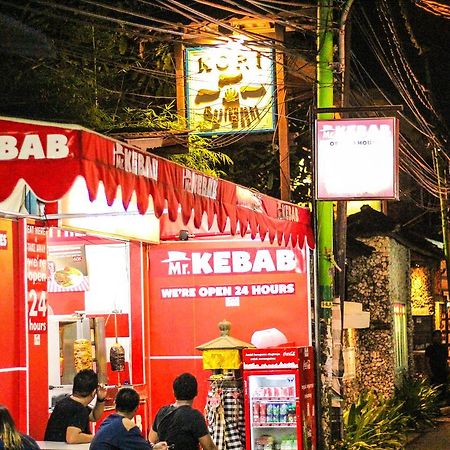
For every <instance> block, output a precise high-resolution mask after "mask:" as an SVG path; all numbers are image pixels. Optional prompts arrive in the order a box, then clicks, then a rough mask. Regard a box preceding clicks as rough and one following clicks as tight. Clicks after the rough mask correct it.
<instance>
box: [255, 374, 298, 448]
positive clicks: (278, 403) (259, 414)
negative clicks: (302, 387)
mask: <svg viewBox="0 0 450 450" xmlns="http://www.w3.org/2000/svg"><path fill="white" fill-rule="evenodd" d="M248 392H249V405H250V434H251V450H266V449H271V450H272V449H276V450H294V449H295V450H297V448H298V447H297V410H296V408H297V402H296V397H297V395H296V374H295V373H291V374H276V375H275V374H274V375H250V376H249V377H248Z"/></svg>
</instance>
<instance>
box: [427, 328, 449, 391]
mask: <svg viewBox="0 0 450 450" xmlns="http://www.w3.org/2000/svg"><path fill="white" fill-rule="evenodd" d="M431 339H432V343H431V344H430V345H429V346H428V347H427V348H426V349H425V356H426V357H427V367H428V372H429V375H430V381H431V384H432V385H433V386H441V396H442V397H443V398H445V396H446V394H447V382H448V351H447V346H446V345H444V344H443V343H442V332H441V331H440V330H435V331H433V334H432V337H431Z"/></svg>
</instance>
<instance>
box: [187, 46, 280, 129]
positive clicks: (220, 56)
mask: <svg viewBox="0 0 450 450" xmlns="http://www.w3.org/2000/svg"><path fill="white" fill-rule="evenodd" d="M185 51H186V99H187V120H188V124H189V128H190V129H191V130H195V131H198V132H202V133H205V134H212V133H214V134H216V133H227V132H228V133H229V132H232V133H235V132H242V131H246V132H249V131H258V132H260V131H273V130H274V124H275V114H274V112H275V101H274V86H275V77H274V68H273V62H274V56H273V51H272V50H271V49H267V48H262V47H261V48H258V47H249V46H245V45H241V44H237V43H232V44H230V45H222V46H214V47H196V48H187V49H186V50H185Z"/></svg>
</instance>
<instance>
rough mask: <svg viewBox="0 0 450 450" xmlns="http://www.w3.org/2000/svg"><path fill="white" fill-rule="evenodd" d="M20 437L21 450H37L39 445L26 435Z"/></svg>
mask: <svg viewBox="0 0 450 450" xmlns="http://www.w3.org/2000/svg"><path fill="white" fill-rule="evenodd" d="M20 436H21V437H22V444H23V450H38V449H39V445H38V444H37V442H36V441H35V440H34V439H33V438H32V437H31V436H28V435H27V434H21V435H20Z"/></svg>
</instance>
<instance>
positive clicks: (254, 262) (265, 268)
mask: <svg viewBox="0 0 450 450" xmlns="http://www.w3.org/2000/svg"><path fill="white" fill-rule="evenodd" d="M161 262H162V263H164V264H167V274H168V275H209V274H232V273H234V274H246V273H271V272H292V271H297V272H300V273H301V272H304V271H305V267H304V266H305V263H304V259H303V258H297V257H296V254H295V253H294V251H293V250H291V249H281V248H280V249H258V250H255V251H247V250H220V251H219V250H216V251H203V252H182V251H168V252H167V258H165V259H163V260H162V261H161Z"/></svg>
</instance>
